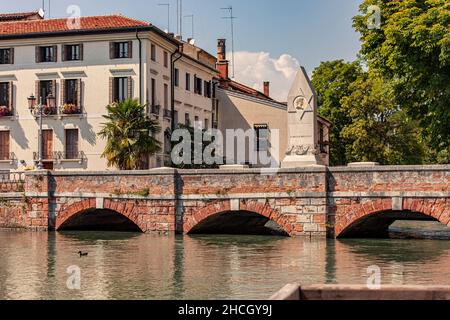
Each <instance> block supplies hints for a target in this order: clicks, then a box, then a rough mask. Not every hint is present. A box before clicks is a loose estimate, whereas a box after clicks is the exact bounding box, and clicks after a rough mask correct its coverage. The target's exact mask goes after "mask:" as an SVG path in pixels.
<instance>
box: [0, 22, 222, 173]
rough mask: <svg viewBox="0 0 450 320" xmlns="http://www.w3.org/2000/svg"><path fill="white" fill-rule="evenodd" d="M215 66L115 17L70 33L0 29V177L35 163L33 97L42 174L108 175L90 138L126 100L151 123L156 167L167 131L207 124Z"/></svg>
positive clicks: (32, 26) (47, 27) (31, 25)
mask: <svg viewBox="0 0 450 320" xmlns="http://www.w3.org/2000/svg"><path fill="white" fill-rule="evenodd" d="M183 51H186V53H183ZM175 60H176V62H175ZM214 63H215V61H214V59H213V58H212V57H210V56H208V55H207V54H206V53H204V52H203V51H202V50H199V49H198V50H196V48H195V47H194V46H192V45H190V44H187V43H183V42H181V41H180V40H178V39H176V38H174V37H173V36H172V35H170V34H166V33H164V32H162V31H161V30H159V29H158V28H156V27H154V26H153V25H151V24H149V23H146V22H142V21H138V20H134V19H130V18H126V17H123V16H99V17H83V18H81V21H80V27H79V28H77V29H72V28H71V27H70V25H68V24H67V20H66V19H49V20H43V19H35V20H28V21H7V22H0V170H21V169H23V168H24V167H33V166H35V164H36V160H37V158H38V136H39V122H38V118H37V117H36V114H34V113H33V112H31V111H30V109H29V100H30V98H31V97H34V98H35V101H36V103H40V102H42V103H43V104H45V105H46V107H45V109H44V111H45V112H44V113H45V116H44V117H43V133H42V137H43V140H42V143H43V148H42V150H43V152H42V154H43V158H44V164H45V168H46V169H53V170H108V169H110V170H114V169H115V168H108V167H107V163H106V159H104V158H102V157H101V155H102V153H103V150H104V148H105V144H106V141H104V140H102V139H101V138H100V137H99V136H98V135H97V134H98V132H99V131H100V130H101V127H102V123H104V122H105V119H104V118H103V116H104V115H105V114H106V106H107V105H109V104H111V103H112V102H114V101H118V100H123V99H127V98H136V99H139V100H140V101H141V103H143V104H146V105H147V106H148V113H149V114H150V115H152V116H153V117H154V118H156V119H158V121H159V123H160V126H161V129H162V130H161V133H160V134H159V136H158V137H157V138H158V140H159V141H161V143H162V144H163V148H162V151H161V154H158V155H157V156H153V157H150V158H149V159H148V163H147V164H146V166H147V167H149V168H152V167H159V166H163V165H164V164H165V161H166V160H167V157H168V152H170V146H169V144H170V143H169V142H168V141H167V139H166V138H165V132H166V130H167V129H170V128H172V124H174V125H175V126H176V125H177V123H186V124H191V125H192V124H194V123H197V125H200V126H202V127H203V128H208V127H210V126H212V125H213V123H214V122H215V120H214V118H215V117H217V116H216V115H215V114H214V111H215V108H214V106H215V105H216V102H215V98H214V80H215V78H217V71H216V70H215V68H214ZM172 75H173V76H172ZM172 93H173V94H172ZM49 97H50V99H48V98H49ZM52 98H53V99H52ZM173 111H175V112H173Z"/></svg>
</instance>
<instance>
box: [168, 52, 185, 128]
mask: <svg viewBox="0 0 450 320" xmlns="http://www.w3.org/2000/svg"><path fill="white" fill-rule="evenodd" d="M182 56H183V55H182V54H181V52H180V49H179V48H178V49H177V50H176V51H175V52H174V53H172V54H171V56H170V61H171V62H172V63H171V65H170V74H171V75H172V76H171V77H170V96H171V113H172V115H171V118H172V124H171V130H172V132H174V131H175V62H177V61H178V60H180V59H181V57H182ZM174 57H176V58H175V59H174ZM178 80H179V79H178Z"/></svg>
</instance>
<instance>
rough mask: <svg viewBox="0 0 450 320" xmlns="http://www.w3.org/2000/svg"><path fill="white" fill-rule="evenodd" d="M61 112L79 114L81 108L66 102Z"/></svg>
mask: <svg viewBox="0 0 450 320" xmlns="http://www.w3.org/2000/svg"><path fill="white" fill-rule="evenodd" d="M61 113H62V114H79V113H80V108H79V107H78V106H77V105H75V104H72V103H66V104H65V105H63V106H62V107H61Z"/></svg>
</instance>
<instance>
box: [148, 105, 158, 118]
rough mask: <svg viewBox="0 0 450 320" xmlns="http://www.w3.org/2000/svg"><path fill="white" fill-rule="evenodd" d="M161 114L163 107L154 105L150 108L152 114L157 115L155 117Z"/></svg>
mask: <svg viewBox="0 0 450 320" xmlns="http://www.w3.org/2000/svg"><path fill="white" fill-rule="evenodd" d="M160 112H161V106H160V105H154V106H151V107H150V113H151V114H153V115H155V116H159V114H160Z"/></svg>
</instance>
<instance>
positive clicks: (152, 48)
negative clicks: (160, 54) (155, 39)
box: [150, 44, 156, 62]
mask: <svg viewBox="0 0 450 320" xmlns="http://www.w3.org/2000/svg"><path fill="white" fill-rule="evenodd" d="M150 58H151V59H152V61H155V62H156V46H155V45H154V44H152V45H151V46H150Z"/></svg>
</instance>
